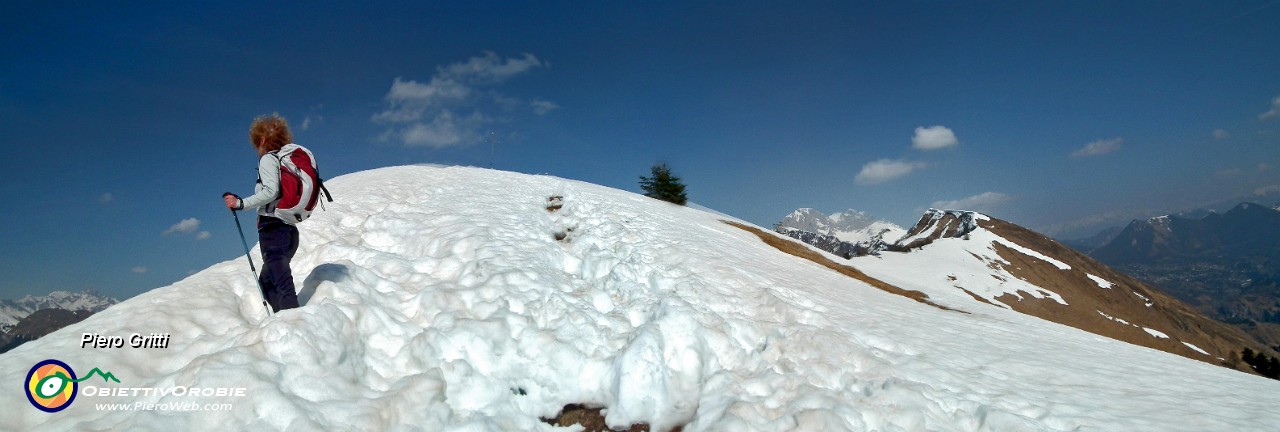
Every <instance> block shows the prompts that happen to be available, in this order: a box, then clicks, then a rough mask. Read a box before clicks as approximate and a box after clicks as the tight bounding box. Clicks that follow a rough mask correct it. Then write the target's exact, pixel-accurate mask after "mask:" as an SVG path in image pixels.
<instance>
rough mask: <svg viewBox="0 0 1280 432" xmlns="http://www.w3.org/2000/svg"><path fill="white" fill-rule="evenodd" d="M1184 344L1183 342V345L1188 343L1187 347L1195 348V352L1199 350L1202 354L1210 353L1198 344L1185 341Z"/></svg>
mask: <svg viewBox="0 0 1280 432" xmlns="http://www.w3.org/2000/svg"><path fill="white" fill-rule="evenodd" d="M1182 344H1183V345H1186V346H1187V348H1191V349H1193V350H1195V352H1198V353H1200V354H1204V355H1209V353H1208V352H1207V351H1205V350H1202V349H1200V347H1198V346H1195V345H1192V344H1190V343H1188V342H1183V343H1182Z"/></svg>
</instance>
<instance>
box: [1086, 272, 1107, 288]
mask: <svg viewBox="0 0 1280 432" xmlns="http://www.w3.org/2000/svg"><path fill="white" fill-rule="evenodd" d="M1086 275H1087V276H1089V279H1093V283H1096V284H1098V287H1100V288H1102V289H1111V286H1112V285H1113V284H1112V283H1111V282H1110V281H1107V280H1106V279H1103V278H1100V277H1097V276H1094V275H1093V274H1091V273H1086Z"/></svg>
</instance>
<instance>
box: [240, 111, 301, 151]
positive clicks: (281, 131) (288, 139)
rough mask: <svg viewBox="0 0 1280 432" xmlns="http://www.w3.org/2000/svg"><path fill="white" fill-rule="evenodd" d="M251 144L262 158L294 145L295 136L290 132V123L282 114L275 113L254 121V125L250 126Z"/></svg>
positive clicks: (259, 117)
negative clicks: (286, 146)
mask: <svg viewBox="0 0 1280 432" xmlns="http://www.w3.org/2000/svg"><path fill="white" fill-rule="evenodd" d="M249 142H250V143H251V144H253V148H256V149H258V156H262V155H264V154H267V153H270V152H273V151H276V150H280V148H281V147H284V146H285V144H289V143H292V142H293V134H292V133H290V132H289V122H286V121H285V120H284V117H280V114H278V113H273V114H271V115H262V116H258V117H256V118H254V119H253V125H252V126H249Z"/></svg>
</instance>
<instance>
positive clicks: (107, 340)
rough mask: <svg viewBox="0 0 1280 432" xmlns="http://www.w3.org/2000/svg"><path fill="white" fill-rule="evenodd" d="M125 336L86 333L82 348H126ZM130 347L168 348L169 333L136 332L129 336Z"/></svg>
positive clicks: (81, 342) (81, 337)
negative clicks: (144, 333)
mask: <svg viewBox="0 0 1280 432" xmlns="http://www.w3.org/2000/svg"><path fill="white" fill-rule="evenodd" d="M124 340H125V338H124V337H123V336H103V335H100V334H97V333H84V334H83V335H81V336H80V348H124ZM129 347H130V348H168V347H169V334H168V333H152V334H151V335H149V336H143V335H142V334H140V333H134V334H132V335H130V336H129Z"/></svg>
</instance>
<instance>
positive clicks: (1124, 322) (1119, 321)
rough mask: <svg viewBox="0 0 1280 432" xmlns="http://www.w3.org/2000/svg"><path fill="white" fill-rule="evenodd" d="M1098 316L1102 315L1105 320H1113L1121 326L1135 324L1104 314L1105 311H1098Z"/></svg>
mask: <svg viewBox="0 0 1280 432" xmlns="http://www.w3.org/2000/svg"><path fill="white" fill-rule="evenodd" d="M1098 315H1102V316H1103V317H1104V318H1106V319H1109V320H1112V321H1115V322H1118V323H1120V324H1124V325H1133V324H1130V323H1129V322H1128V321H1125V320H1123V319H1120V318H1116V317H1113V316H1111V315H1107V313H1106V312H1103V311H1098ZM1135 327H1136V326H1135Z"/></svg>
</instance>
